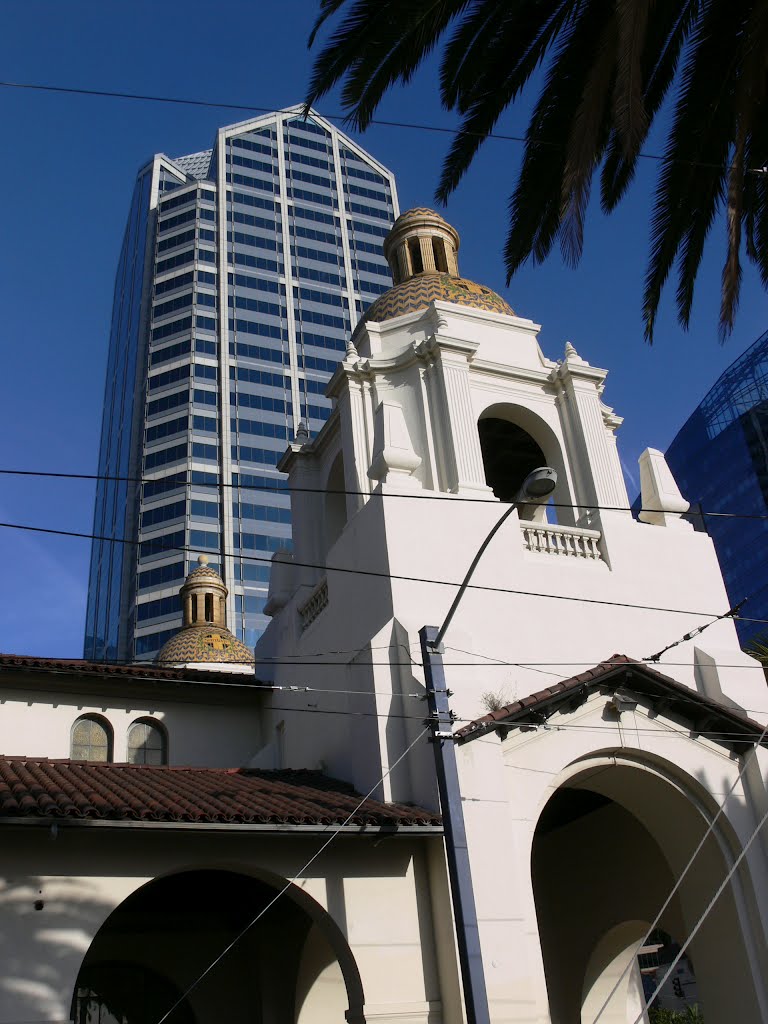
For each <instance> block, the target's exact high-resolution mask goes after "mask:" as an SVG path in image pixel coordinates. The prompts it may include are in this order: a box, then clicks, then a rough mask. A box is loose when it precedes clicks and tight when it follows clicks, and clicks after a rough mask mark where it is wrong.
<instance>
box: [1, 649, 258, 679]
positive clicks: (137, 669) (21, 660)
mask: <svg viewBox="0 0 768 1024" xmlns="http://www.w3.org/2000/svg"><path fill="white" fill-rule="evenodd" d="M243 668H244V669H246V671H244V672H221V671H218V672H217V671H216V670H206V669H188V668H162V667H160V666H159V665H155V664H153V663H152V662H151V661H150V662H134V663H133V664H130V665H129V664H118V663H115V662H109V661H85V660H82V659H79V658H36V657H33V656H31V655H28V654H0V672H2V671H3V670H4V669H5V670H13V669H19V670H27V671H29V670H32V671H41V672H64V673H67V674H75V675H84V676H120V677H126V676H127V677H129V678H133V679H150V680H158V681H162V680H164V679H170V680H192V681H195V682H206V681H213V680H215V681H216V682H227V681H231V682H232V683H235V684H239V685H241V686H242V685H243V684H244V683H253V684H254V685H260V684H259V681H258V680H257V679H256V677H255V675H254V673H253V671H251V672H248V671H247V668H248V666H247V665H244V666H243Z"/></svg>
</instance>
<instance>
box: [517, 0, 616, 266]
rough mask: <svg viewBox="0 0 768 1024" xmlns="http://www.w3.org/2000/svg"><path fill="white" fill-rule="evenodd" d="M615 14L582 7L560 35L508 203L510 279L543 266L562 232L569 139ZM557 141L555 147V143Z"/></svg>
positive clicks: (607, 9) (604, 7)
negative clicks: (526, 266)
mask: <svg viewBox="0 0 768 1024" xmlns="http://www.w3.org/2000/svg"><path fill="white" fill-rule="evenodd" d="M611 18H612V12H611V9H610V7H609V6H608V5H601V4H592V5H590V6H588V7H586V8H585V7H582V9H581V14H580V16H579V17H578V18H577V19H574V20H572V21H570V22H569V23H568V24H566V26H565V27H564V29H563V31H562V32H561V38H559V39H558V43H557V47H556V50H555V52H554V54H553V58H552V61H551V62H550V66H549V71H548V74H547V80H546V82H545V84H544V88H543V90H542V94H541V97H540V98H539V102H538V103H537V105H536V109H535V110H534V112H533V114H532V116H531V121H530V125H529V127H528V133H527V136H526V147H525V154H524V156H523V166H522V168H521V171H520V177H519V179H518V183H517V187H516V189H515V192H514V194H513V196H512V198H511V200H510V214H511V217H510V220H511V224H510V230H509V234H508V236H507V242H506V246H505V250H504V260H505V266H506V271H507V280H509V279H510V278H511V277H512V275H513V274H514V272H515V271H516V270H517V269H518V268H519V267H520V266H521V265H522V264H523V263H524V262H525V261H526V260H527V259H528V258H530V257H533V259H534V261H535V262H537V263H538V262H541V261H542V260H543V259H545V258H546V256H547V255H548V254H549V252H550V250H551V248H552V245H553V243H554V241H555V239H556V238H557V237H558V235H559V233H560V229H561V223H562V214H563V200H562V196H563V181H564V175H565V169H566V162H567V150H566V149H565V148H564V147H562V146H559V145H557V140H559V139H564V138H565V139H567V138H569V135H570V132H571V128H572V126H573V124H574V121H575V118H576V115H577V112H578V110H579V107H580V104H581V101H582V97H583V96H584V93H585V88H586V82H587V81H588V79H589V76H590V67H591V64H592V61H593V59H594V57H595V54H596V51H597V49H598V47H599V41H600V40H601V39H602V38H603V32H604V29H605V26H606V24H607V23H608V22H609V21H610V20H611ZM553 143H554V145H553Z"/></svg>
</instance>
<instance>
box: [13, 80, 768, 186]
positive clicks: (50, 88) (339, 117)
mask: <svg viewBox="0 0 768 1024" xmlns="http://www.w3.org/2000/svg"><path fill="white" fill-rule="evenodd" d="M0 87H2V88H5V89H26V90H30V91H33V92H50V93H59V94H64V95H71V96H91V97H101V98H103V99H113V100H134V101H138V102H141V103H166V104H176V105H177V106H185V107H207V108H209V109H217V110H239V111H243V112H244V113H250V114H274V113H279V112H280V111H279V108H276V107H259V106H255V105H254V104H252V103H229V102H225V101H219V100H200V99H194V98H190V97H182V96H156V95H152V94H150V93H138V92H122V91H118V90H114V89H82V88H75V87H73V86H65V85H47V84H44V83H42V82H4V81H0ZM297 116H300V115H297ZM319 116H320V117H323V118H324V119H325V120H326V121H338V122H340V123H341V124H348V123H349V117H348V116H347V115H346V114H319ZM370 123H371V124H376V125H380V126H381V127H384V128H407V129H411V130H414V131H421V132H437V133H439V134H443V135H456V134H457V132H458V131H459V130H460V129H459V127H447V126H444V125H437V124H420V123H414V122H412V121H387V120H384V119H382V118H372V119H371V121H370ZM462 131H463V133H464V134H466V135H469V136H473V137H475V138H481V139H486V138H487V139H494V140H496V141H499V142H518V143H523V144H526V143H528V142H529V141H530V144H531V145H535V146H541V147H546V148H551V149H564V148H565V143H563V142H560V141H556V140H554V139H553V140H552V141H551V142H550V141H547V140H536V141H535V142H534V141H532V140H528V139H527V138H526V137H525V136H524V135H508V134H506V133H504V132H473V131H464V130H463V129H462ZM637 156H638V159H640V160H654V161H663V160H664V156H663V154H661V153H646V152H641V153H638V154H637ZM674 163H682V164H685V165H686V166H691V167H706V168H710V169H714V170H720V164H714V163H706V162H704V161H701V160H675V161H674ZM748 170H749V171H750V173H753V174H763V173H765V172H766V169H765V168H760V167H758V168H754V169H753V168H748Z"/></svg>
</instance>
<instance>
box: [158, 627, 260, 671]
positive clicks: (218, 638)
mask: <svg viewBox="0 0 768 1024" xmlns="http://www.w3.org/2000/svg"><path fill="white" fill-rule="evenodd" d="M155 661H156V662H157V663H158V664H159V665H187V664H190V663H197V662H212V663H215V664H219V665H222V664H224V665H233V664H234V665H253V651H250V650H249V649H248V648H247V647H246V646H245V644H244V643H243V642H242V641H241V640H238V639H237V637H236V636H235V635H234V634H233V633H230V631H229V630H228V629H227V628H226V627H225V626H213V625H211V623H203V624H202V625H199V626H185V627H184V628H183V629H180V630H179V632H178V633H177V634H176V636H172V637H171V639H170V640H167V641H166V642H165V644H164V645H163V646H162V647H161V648H160V653H159V654H158V655H157V658H156V659H155Z"/></svg>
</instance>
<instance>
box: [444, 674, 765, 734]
mask: <svg viewBox="0 0 768 1024" xmlns="http://www.w3.org/2000/svg"><path fill="white" fill-rule="evenodd" d="M627 669H632V670H633V671H634V672H639V673H642V675H643V676H644V677H645V678H646V679H647V680H648V681H649V682H652V683H654V684H655V685H656V686H658V687H661V688H662V689H663V690H665V691H666V692H667V693H669V694H671V695H672V696H673V697H676V698H677V699H679V700H681V701H686V702H688V703H692V704H700V705H701V706H702V707H703V708H707V709H709V710H710V711H711V712H712V713H713V714H715V715H716V716H718V717H721V718H723V719H727V720H728V721H729V722H730V723H732V724H733V725H734V726H736V727H737V728H738V729H739V730H740V731H742V732H744V734H745V736H747V735H749V734H752V733H761V732H762V730H763V726H762V725H760V724H759V723H758V722H755V721H754V720H753V719H751V718H749V717H747V716H746V715H744V714H743V713H742V712H740V711H739V710H738V709H735V708H729V707H726V706H725V705H724V704H720V703H718V702H717V701H714V700H711V699H710V698H709V697H706V696H704V694H701V693H699V692H698V691H696V690H692V689H690V688H689V687H687V686H684V685H683V684H682V683H679V682H678V681H677V680H676V679H672V678H670V677H669V676H665V675H664V674H663V673H661V672H658V671H657V670H656V669H655V668H651V666H650V665H647V664H645V663H644V662H642V661H636V660H635V659H634V658H629V657H627V655H626V654H614V655H612V656H611V657H610V658H606V660H605V661H601V662H600V663H599V664H598V665H595V666H594V667H593V668H589V669H587V670H586V671H584V672H580V673H579V674H578V675H576V676H571V678H570V679H563V680H562V681H561V682H559V683H554V684H553V685H552V686H548V687H546V688H545V689H543V690H538V691H537V692H536V693H532V694H530V695H529V696H528V697H522V698H521V699H520V700H516V701H514V702H513V703H511V704H507V705H505V706H504V707H503V708H499V709H498V710H497V711H491V712H490V713H489V714H487V715H483V716H482V718H476V719H475V720H474V721H473V722H470V723H469V724H468V725H465V726H464V727H463V728H461V729H458V730H457V731H456V737H457V739H459V740H462V741H463V740H469V739H473V738H474V737H475V736H481V735H483V734H484V733H486V732H488V731H489V730H490V729H492V728H493V727H494V726H495V725H496V724H498V723H501V722H505V721H511V720H513V719H515V718H517V717H518V716H519V715H521V714H522V712H531V711H535V710H536V708H538V707H539V706H541V705H543V704H544V703H545V702H547V701H548V700H551V699H552V698H553V697H557V696H558V695H560V694H567V693H569V692H571V691H574V690H579V689H581V688H582V687H583V686H586V685H587V684H589V683H599V682H600V681H601V680H605V679H606V677H608V676H609V675H615V674H616V673H617V671H618V672H622V671H623V672H626V670H627ZM628 686H629V688H630V689H631V688H632V682H631V681H629V683H628ZM638 692H639V691H638ZM752 738H753V742H754V738H755V737H754V736H753V737H752ZM765 743H766V744H768V738H766V740H765Z"/></svg>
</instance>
